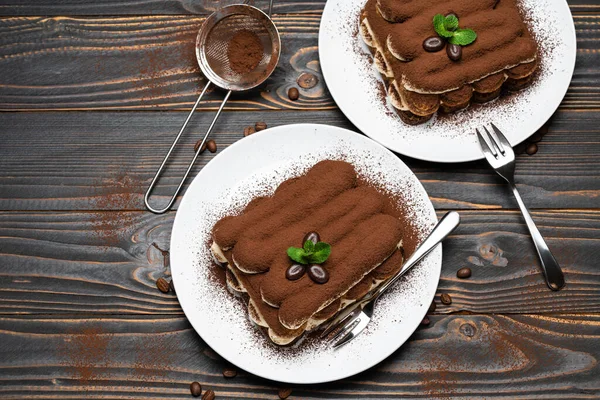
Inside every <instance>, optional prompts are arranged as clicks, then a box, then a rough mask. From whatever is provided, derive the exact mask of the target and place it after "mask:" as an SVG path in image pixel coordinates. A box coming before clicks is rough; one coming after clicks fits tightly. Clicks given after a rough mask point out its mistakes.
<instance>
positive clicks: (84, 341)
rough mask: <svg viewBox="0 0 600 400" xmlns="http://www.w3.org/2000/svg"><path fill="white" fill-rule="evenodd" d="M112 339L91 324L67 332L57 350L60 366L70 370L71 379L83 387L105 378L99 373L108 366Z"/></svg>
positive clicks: (110, 335) (109, 335)
mask: <svg viewBox="0 0 600 400" xmlns="http://www.w3.org/2000/svg"><path fill="white" fill-rule="evenodd" d="M112 337H113V335H112V334H111V333H107V332H105V331H104V330H103V329H102V328H101V327H100V326H98V325H93V324H86V325H84V326H83V327H82V328H81V330H76V331H71V332H68V334H67V335H65V336H64V343H63V344H62V345H61V346H60V348H59V349H58V352H59V356H60V357H61V358H62V359H63V361H62V363H61V364H63V365H65V366H66V367H68V368H69V369H71V370H72V377H73V379H76V380H77V381H78V382H79V383H80V384H81V385H82V386H84V387H85V386H88V385H90V384H91V383H92V381H95V380H98V379H102V378H105V376H104V374H103V373H102V372H101V371H102V369H103V368H106V367H107V366H108V365H109V361H110V352H109V347H110V345H111V340H112Z"/></svg>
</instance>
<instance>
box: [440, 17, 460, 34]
mask: <svg viewBox="0 0 600 400" xmlns="http://www.w3.org/2000/svg"><path fill="white" fill-rule="evenodd" d="M440 15H441V14H440ZM444 28H446V30H448V31H455V30H457V29H458V18H456V15H448V16H446V17H444Z"/></svg>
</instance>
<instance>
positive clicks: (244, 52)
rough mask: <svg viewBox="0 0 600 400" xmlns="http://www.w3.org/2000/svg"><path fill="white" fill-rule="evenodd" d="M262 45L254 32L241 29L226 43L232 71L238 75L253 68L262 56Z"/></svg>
mask: <svg viewBox="0 0 600 400" xmlns="http://www.w3.org/2000/svg"><path fill="white" fill-rule="evenodd" d="M263 53H264V47H263V44H262V42H261V41H260V38H259V37H258V36H257V35H256V33H254V32H252V31H249V30H247V29H243V30H240V31H238V32H237V33H236V34H235V35H233V37H232V38H231V41H230V42H229V43H228V44H227V58H228V60H229V65H230V66H231V69H232V70H233V71H234V72H237V73H238V74H240V75H243V74H247V73H248V72H250V71H252V70H254V69H255V68H256V67H257V66H258V64H260V61H261V60H262V58H263Z"/></svg>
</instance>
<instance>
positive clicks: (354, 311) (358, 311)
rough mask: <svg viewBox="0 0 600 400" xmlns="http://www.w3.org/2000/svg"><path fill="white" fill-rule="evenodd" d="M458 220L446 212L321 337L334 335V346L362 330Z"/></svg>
mask: <svg viewBox="0 0 600 400" xmlns="http://www.w3.org/2000/svg"><path fill="white" fill-rule="evenodd" d="M459 223H460V216H459V215H458V213H457V212H456V211H450V212H449V213H447V214H446V215H444V216H443V217H442V219H441V220H440V222H438V223H437V225H436V226H435V227H434V228H433V230H432V231H431V233H430V234H429V236H427V238H426V239H425V240H424V241H423V243H421V244H420V245H419V247H417V249H416V250H415V252H414V253H413V254H412V255H411V256H410V257H409V258H408V259H407V260H406V262H405V263H404V265H403V266H402V269H401V270H400V271H398V273H396V275H394V276H392V277H391V278H390V279H388V280H387V281H386V282H385V283H384V284H383V285H381V286H380V287H378V288H377V289H375V290H374V291H372V292H370V293H368V294H367V295H365V297H363V298H362V299H360V300H359V301H358V302H356V303H355V304H354V305H353V306H351V307H348V308H347V309H346V310H345V311H344V312H342V313H340V315H338V316H337V317H336V318H335V319H333V321H331V322H330V323H329V324H328V325H327V327H326V329H325V330H324V331H323V333H322V334H321V337H322V338H324V337H327V336H329V335H330V334H331V333H332V332H336V334H335V335H334V336H333V337H332V338H331V339H330V341H331V342H334V343H333V347H334V348H337V347H339V346H341V345H343V344H346V343H348V342H349V341H351V340H352V339H354V338H355V337H356V336H358V334H359V333H361V332H362V331H363V329H365V328H366V327H367V325H368V324H369V322H370V321H371V319H372V318H373V313H374V311H375V303H376V302H377V300H378V299H379V297H381V295H382V294H383V293H385V292H386V291H387V290H388V289H389V288H390V287H391V286H392V285H393V284H394V283H396V281H397V280H398V279H400V277H401V276H403V275H404V274H405V273H407V272H408V271H409V270H410V269H411V268H412V267H414V266H415V264H417V263H418V262H419V261H421V259H422V258H423V257H425V256H426V255H427V254H429V253H430V252H431V250H433V249H434V248H435V247H436V246H437V244H438V243H439V242H441V241H442V240H443V239H444V238H445V237H446V236H448V235H449V234H450V233H451V232H452V231H453V230H454V229H456V227H457V226H458V224H459Z"/></svg>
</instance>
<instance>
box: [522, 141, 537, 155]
mask: <svg viewBox="0 0 600 400" xmlns="http://www.w3.org/2000/svg"><path fill="white" fill-rule="evenodd" d="M537 151H538V146H537V144H535V143H529V145H528V146H527V149H526V150H525V152H526V153H527V154H529V155H530V156H532V155H534V154H535V153H537Z"/></svg>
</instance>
